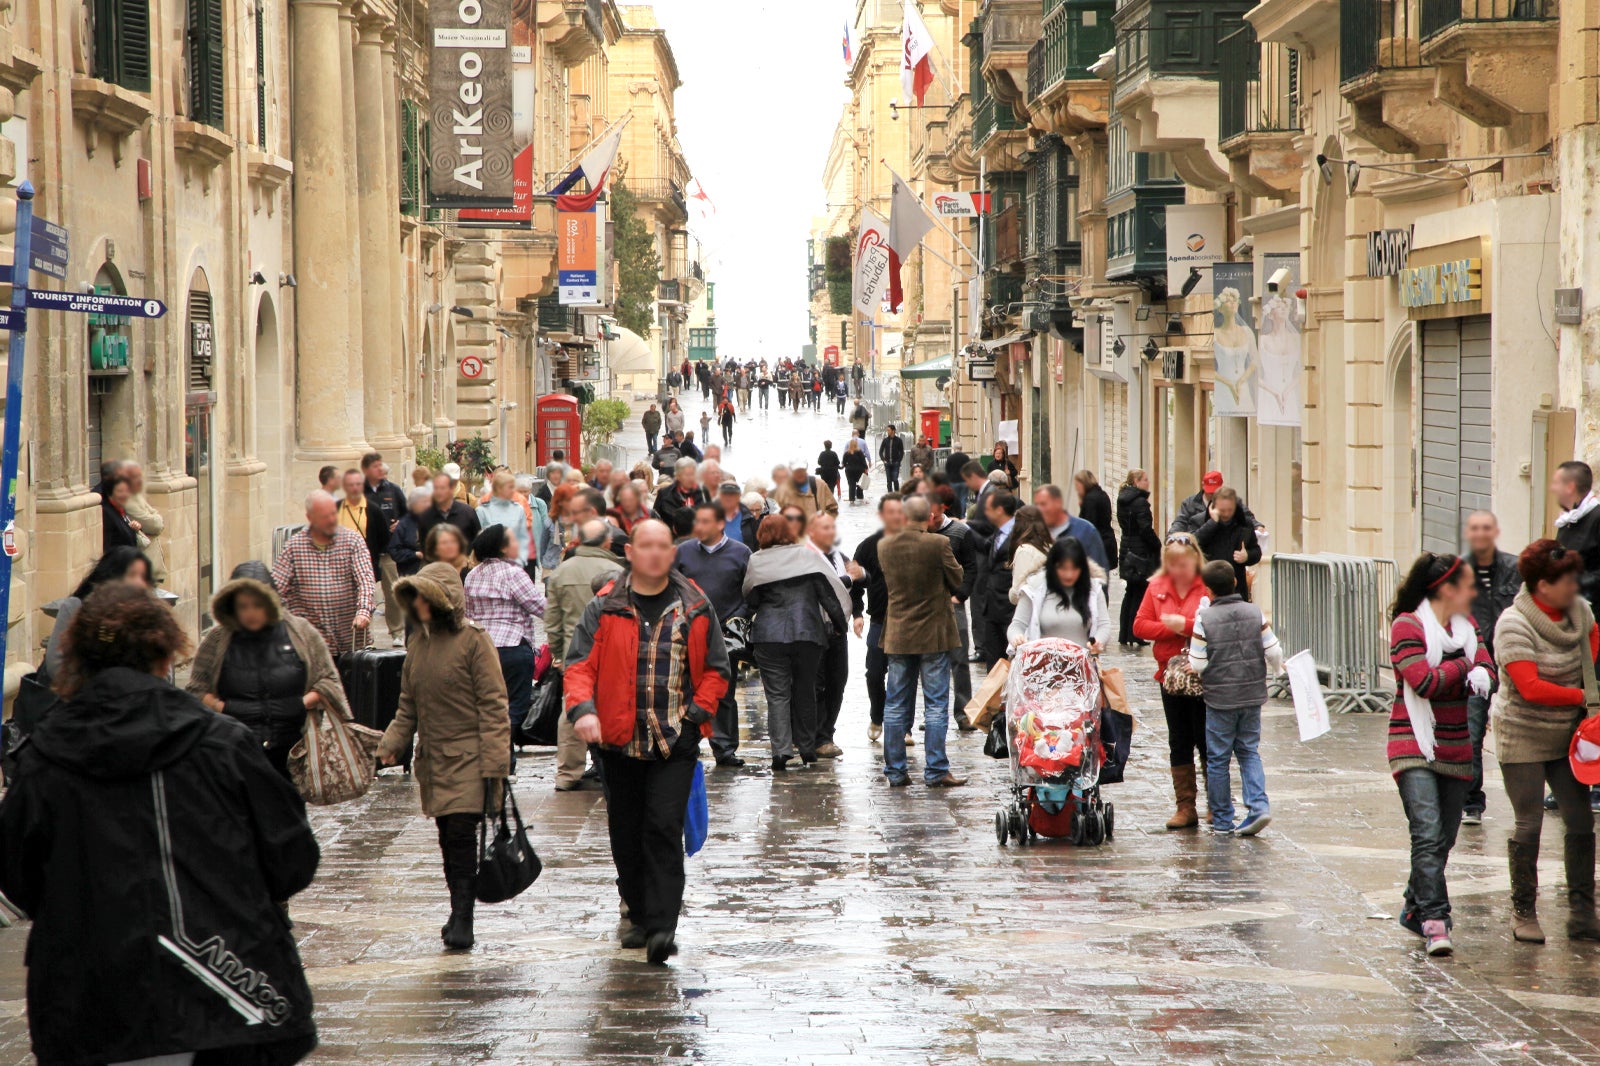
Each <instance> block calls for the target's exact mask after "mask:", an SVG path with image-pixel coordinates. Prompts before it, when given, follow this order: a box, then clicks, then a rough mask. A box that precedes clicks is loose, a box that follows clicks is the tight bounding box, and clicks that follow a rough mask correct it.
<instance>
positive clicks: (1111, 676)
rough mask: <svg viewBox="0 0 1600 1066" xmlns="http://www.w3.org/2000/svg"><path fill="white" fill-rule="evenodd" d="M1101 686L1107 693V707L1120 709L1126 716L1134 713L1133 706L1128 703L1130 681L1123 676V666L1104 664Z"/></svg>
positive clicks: (1114, 709)
mask: <svg viewBox="0 0 1600 1066" xmlns="http://www.w3.org/2000/svg"><path fill="white" fill-rule="evenodd" d="M1100 688H1101V690H1102V691H1104V693H1105V705H1106V706H1107V707H1110V708H1111V709H1112V710H1113V711H1120V712H1121V713H1122V714H1123V715H1124V716H1131V715H1132V714H1133V707H1132V705H1131V704H1129V703H1128V681H1127V679H1126V678H1125V677H1123V676H1122V667H1120V666H1102V667H1101V668H1100Z"/></svg>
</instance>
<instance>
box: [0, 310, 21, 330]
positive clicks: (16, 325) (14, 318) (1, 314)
mask: <svg viewBox="0 0 1600 1066" xmlns="http://www.w3.org/2000/svg"><path fill="white" fill-rule="evenodd" d="M25 315H26V312H23V311H13V310H11V309H10V308H6V309H3V310H0V329H22V328H23V319H24V317H25Z"/></svg>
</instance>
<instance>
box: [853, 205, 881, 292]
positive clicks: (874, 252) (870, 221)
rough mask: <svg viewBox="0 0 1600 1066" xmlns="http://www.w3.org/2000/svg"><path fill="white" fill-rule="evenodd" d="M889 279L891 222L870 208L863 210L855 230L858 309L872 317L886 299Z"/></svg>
mask: <svg viewBox="0 0 1600 1066" xmlns="http://www.w3.org/2000/svg"><path fill="white" fill-rule="evenodd" d="M888 280H889V226H888V224H887V223H885V222H884V221H883V219H881V218H879V217H878V216H877V215H875V214H873V213H872V212H871V211H867V210H862V212H861V229H860V231H859V232H858V233H857V234H856V276H855V306H856V310H857V311H860V312H861V313H862V314H863V315H866V316H867V317H868V318H871V317H872V316H873V314H874V313H876V311H877V310H878V304H879V303H880V301H881V300H882V299H883V290H884V286H885V285H886V284H887V282H888Z"/></svg>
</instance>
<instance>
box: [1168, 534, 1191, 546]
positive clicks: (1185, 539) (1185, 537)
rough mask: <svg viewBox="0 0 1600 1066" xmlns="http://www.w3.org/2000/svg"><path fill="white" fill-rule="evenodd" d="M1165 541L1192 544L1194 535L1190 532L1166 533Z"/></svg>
mask: <svg viewBox="0 0 1600 1066" xmlns="http://www.w3.org/2000/svg"><path fill="white" fill-rule="evenodd" d="M1167 543H1168V544H1193V543H1194V537H1193V536H1192V535H1191V534H1188V533H1169V534H1167Z"/></svg>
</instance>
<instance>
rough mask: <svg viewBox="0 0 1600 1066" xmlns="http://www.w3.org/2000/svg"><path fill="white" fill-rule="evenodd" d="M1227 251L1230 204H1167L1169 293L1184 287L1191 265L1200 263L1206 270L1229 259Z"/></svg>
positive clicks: (1195, 265)
mask: <svg viewBox="0 0 1600 1066" xmlns="http://www.w3.org/2000/svg"><path fill="white" fill-rule="evenodd" d="M1227 255H1228V209H1227V207H1225V206H1223V205H1222V204H1177V205H1175V206H1173V207H1169V208H1167V294H1168V295H1169V296H1176V295H1178V294H1179V293H1180V292H1182V291H1183V284H1184V282H1186V281H1188V280H1189V271H1190V270H1191V269H1193V268H1195V267H1199V268H1200V269H1201V270H1204V269H1205V268H1207V267H1209V266H1211V264H1213V263H1217V262H1221V261H1222V260H1223V259H1226V258H1227ZM1191 291H1193V290H1192V289H1191ZM1201 291H1202V292H1203V291H1205V290H1203V289H1202V290H1201Z"/></svg>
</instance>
